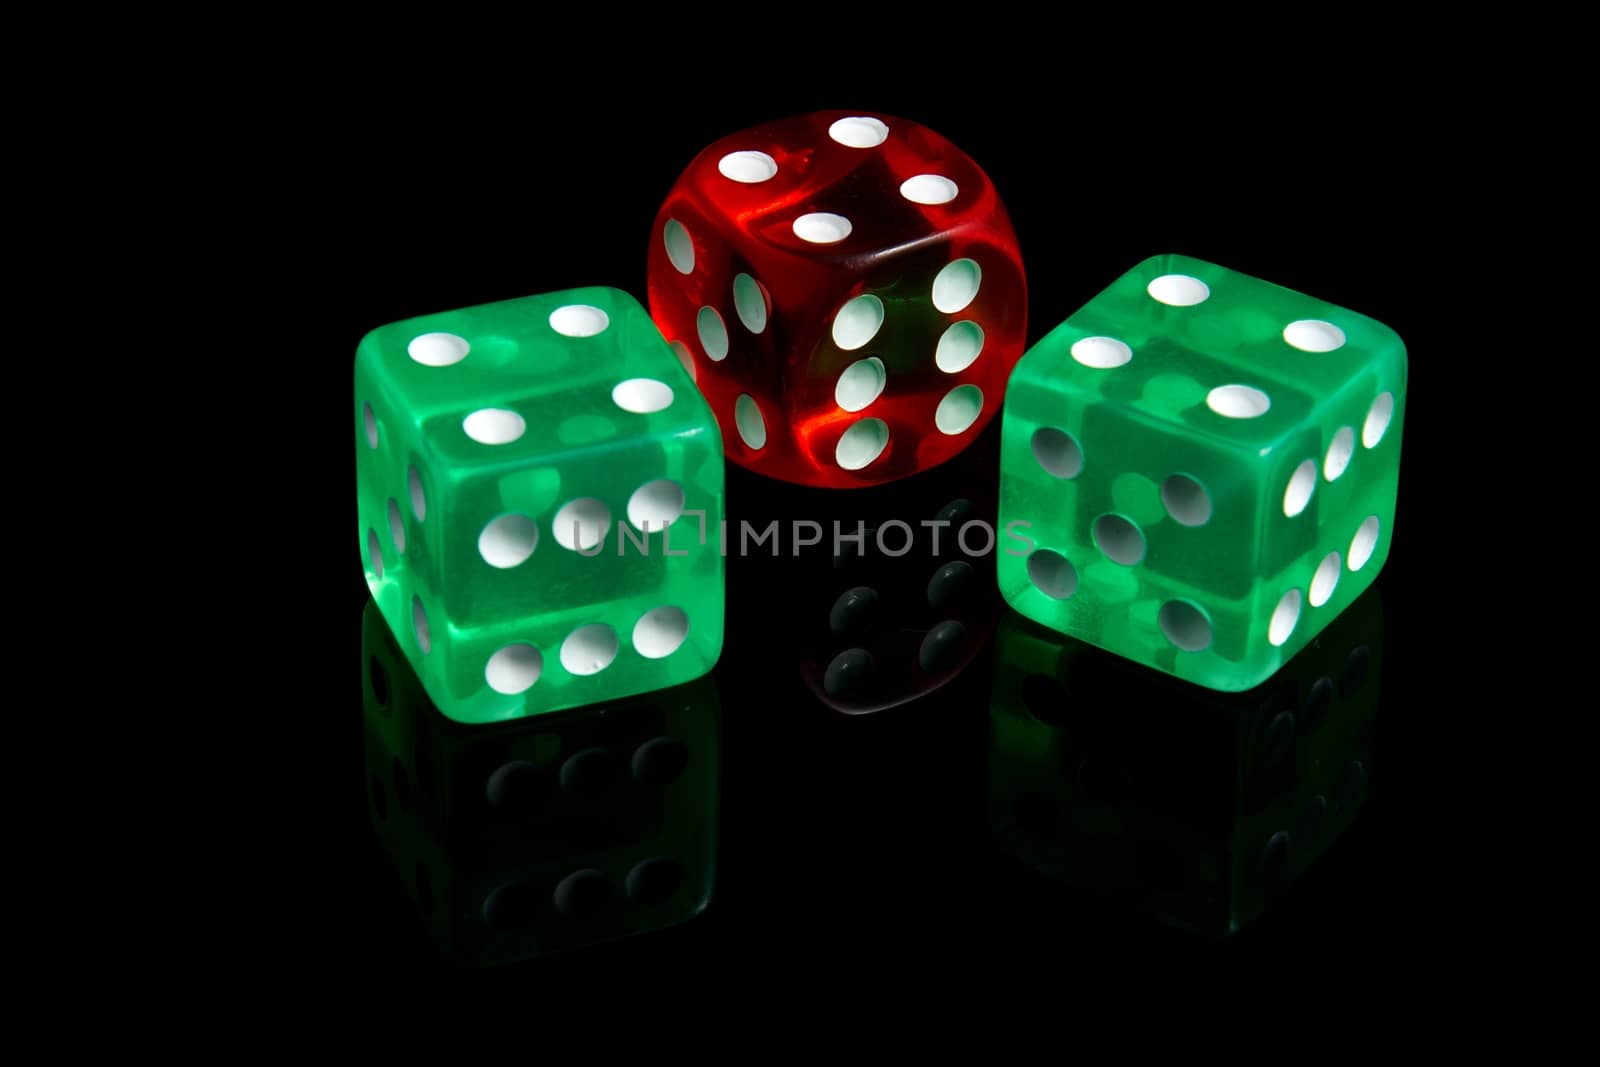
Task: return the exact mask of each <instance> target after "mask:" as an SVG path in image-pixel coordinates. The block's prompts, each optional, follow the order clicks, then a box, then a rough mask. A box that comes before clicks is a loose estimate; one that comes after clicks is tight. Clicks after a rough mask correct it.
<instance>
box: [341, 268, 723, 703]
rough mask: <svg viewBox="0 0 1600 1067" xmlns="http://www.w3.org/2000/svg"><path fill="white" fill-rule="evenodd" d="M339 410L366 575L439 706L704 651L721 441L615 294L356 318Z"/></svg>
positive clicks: (670, 361)
mask: <svg viewBox="0 0 1600 1067" xmlns="http://www.w3.org/2000/svg"><path fill="white" fill-rule="evenodd" d="M484 412H487V414H481V413H484ZM353 427H354V430H355V437H356V478H357V489H358V492H357V512H358V515H359V519H360V544H361V559H362V563H363V565H364V567H365V569H366V576H367V584H368V586H369V587H370V589H371V590H372V595H373V599H374V600H375V601H376V602H377V604H378V607H379V610H381V611H382V613H383V617H384V619H385V620H386V621H387V622H388V624H389V626H390V627H391V629H392V630H393V631H394V632H395V634H396V635H397V636H398V637H399V639H400V643H401V647H402V648H403V649H404V651H405V654H406V656H407V658H408V659H409V661H410V662H411V664H412V666H413V668H414V669H415V670H416V672H417V674H418V675H419V676H420V677H421V679H422V681H423V684H424V685H425V686H426V688H427V692H428V695H429V696H430V697H431V698H432V700H433V702H434V703H435V704H436V705H437V706H438V708H439V710H440V711H442V712H443V713H444V714H445V715H447V716H449V717H450V718H452V719H456V720H458V721H461V722H488V721H494V720H501V719H507V718H515V717H517V716H521V715H531V714H537V713H540V712H548V711H554V710H557V709H560V708H567V707H574V706H577V705H581V704H589V703H593V702H596V701H601V700H609V699H613V698H616V697H621V696H626V695H629V694H632V693H639V692H644V691H647V690H652V689H659V688H662V687H664V686H669V685H676V684H679V683H682V682H685V681H688V680H690V679H692V678H695V677H698V676H699V675H701V674H704V673H705V672H706V671H708V670H710V669H711V667H712V665H713V664H714V663H715V662H716V660H717V656H718V654H719V653H720V651H721V649H722V630H723V582H722V573H723V568H722V557H721V554H720V550H719V539H718V531H719V528H720V523H721V519H722V486H723V461H722V439H721V437H720V435H719V433H718V430H717V426H716V422H715V421H714V420H713V419H712V416H711V412H710V410H709V409H708V408H707V406H706V404H705V401H704V400H703V399H702V398H701V396H700V394H699V393H698V392H697V391H696V390H695V387H694V383H693V381H692V380H691V379H690V378H689V376H688V374H687V372H686V371H685V370H684V368H683V365H682V364H681V363H680V362H679V360H678V358H677V356H676V355H675V354H674V353H673V351H672V349H671V348H669V347H668V346H667V343H666V342H665V341H664V340H663V339H662V338H661V335H660V333H659V332H658V331H657V330H656V327H655V325H654V324H653V323H652V322H651V321H650V318H649V316H648V315H647V314H646V313H645V311H644V309H643V308H642V307H641V306H640V305H639V303H638V302H637V301H636V300H634V299H633V298H632V297H631V296H629V295H628V294H626V293H624V292H621V291H619V290H616V289H604V288H592V289H573V290H569V291H566V292H561V293H550V294H546V295H543V296H533V297H527V298H524V299H518V300H508V301H504V302H501V303H495V304H487V305H483V306H481V307H474V308H467V309H464V310H459V311H451V312H446V313H443V314H439V315H430V316H426V317H423V318H417V319H411V320H408V321H404V322H397V323H392V324H390V325H387V326H382V327H380V328H378V329H376V330H373V331H372V332H371V333H369V334H368V335H367V336H366V337H364V338H363V339H362V341H361V343H360V346H359V347H358V349H357V351H356V368H355V396H354V407H353ZM574 501H579V502H580V503H579V504H577V505H574V506H573V507H570V508H568V507H567V506H568V505H569V504H572V502H574ZM564 508H565V509H566V510H563V509H564ZM558 515H559V516H560V518H561V521H560V522H559V523H558V522H557V516H558ZM575 523H576V524H577V525H576V526H575ZM668 523H670V525H668ZM563 539H564V540H565V541H567V542H568V543H569V544H570V545H572V546H573V547H566V546H564V545H563V544H562V543H561V542H562V541H563ZM580 550H581V551H580ZM491 561H492V562H491ZM503 650H509V651H503ZM530 679H531V684H528V683H529V682H530ZM491 681H493V682H494V683H496V685H498V687H499V688H498V689H497V688H496V687H495V685H491ZM502 690H505V691H502Z"/></svg>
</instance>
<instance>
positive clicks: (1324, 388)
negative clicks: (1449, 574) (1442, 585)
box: [997, 256, 1406, 691]
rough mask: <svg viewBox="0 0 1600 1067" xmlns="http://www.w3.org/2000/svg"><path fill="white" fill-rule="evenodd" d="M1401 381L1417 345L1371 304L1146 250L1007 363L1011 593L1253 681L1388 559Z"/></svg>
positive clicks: (1130, 646)
mask: <svg viewBox="0 0 1600 1067" xmlns="http://www.w3.org/2000/svg"><path fill="white" fill-rule="evenodd" d="M1405 384H1406V355H1405V346H1404V345H1403V344H1402V343H1401V341H1400V338H1399V337H1398V336H1397V335H1396V334H1395V333H1394V331H1393V330H1390V329H1389V328H1388V327H1386V326H1384V325H1383V324H1381V323H1379V322H1375V321H1373V320H1372V319H1370V318H1367V317H1366V316H1364V315H1358V314H1356V313H1355V312H1351V311H1346V310H1345V309H1343V308H1339V307H1335V306H1334V305H1332V304H1328V303H1324V302H1322V301H1319V300H1314V299H1312V298H1310V297H1307V296H1303V295H1301V294H1299V293H1296V292H1292V291H1290V290H1288V289H1284V288H1281V287H1279V286H1276V285H1272V284H1270V283H1268V282H1264V281H1261V280H1260V279H1257V278H1252V277H1249V276H1247V275H1243V274H1239V273H1236V272H1234V271H1230V270H1226V269H1224V268H1222V267H1218V266H1216V265H1214V264H1211V263H1206V262H1204V261H1202V260H1198V259H1190V258H1187V257H1184V256H1158V257H1155V258H1153V259H1149V260H1146V261H1145V262H1143V263H1141V264H1139V265H1138V266H1137V267H1134V268H1133V269H1132V270H1131V271H1129V272H1128V273H1127V274H1124V275H1123V276H1122V277H1121V278H1118V279H1117V280H1116V281H1115V282H1113V283H1112V284H1111V286H1110V287H1108V288H1107V289H1106V290H1105V291H1104V292H1102V293H1100V294H1099V295H1098V296H1096V297H1095V298H1094V299H1093V300H1091V301H1090V302H1089V303H1088V304H1087V305H1085V306H1084V307H1083V308H1081V309H1080V310H1079V311H1077V312H1076V313H1075V314H1073V315H1072V316H1071V317H1070V318H1068V319H1067V321H1066V322H1064V323H1062V324H1061V325H1060V326H1058V327H1056V328H1055V329H1054V330H1052V331H1051V332H1050V333H1049V334H1048V335H1046V336H1045V337H1044V339H1043V340H1041V341H1040V342H1039V343H1038V344H1037V345H1035V346H1034V347H1033V348H1032V349H1030V350H1029V351H1028V353H1027V354H1026V355H1025V356H1024V357H1023V358H1022V360H1021V362H1019V363H1018V364H1017V367H1016V370H1015V372H1014V373H1013V374H1012V376H1011V381H1010V384H1009V386H1008V388H1007V393H1006V405H1005V415H1004V423H1003V431H1002V433H1003V436H1002V440H1001V449H1002V455H1001V484H1000V524H1001V527H1002V529H1004V530H1005V531H1006V533H1007V535H1008V536H1007V537H1006V538H1004V539H1003V540H1002V546H1003V551H1002V552H1001V553H1000V556H999V558H998V560H997V564H998V565H997V571H998V577H999V582H1000V590H1001V592H1002V594H1003V595H1004V596H1005V598H1006V600H1007V601H1008V602H1010V604H1011V605H1012V606H1013V607H1014V608H1016V609H1017V611H1019V612H1020V613H1022V614H1023V615H1026V616H1028V617H1029V618H1031V619H1034V620H1036V621H1037V622H1040V623H1043V624H1044V625H1046V626H1049V627H1050V628H1052V629H1054V630H1057V631H1060V632H1062V633H1066V634H1070V635H1071V636H1073V637H1077V638H1079V639H1081V640H1084V641H1088V642H1090V643H1092V644H1095V645H1099V646H1100V647H1102V648H1105V649H1107V650H1109V651H1112V652H1115V653H1117V654H1119V655H1121V656H1125V657H1127V658H1128V659H1131V660H1135V661H1137V662H1140V663H1144V664H1147V665H1149V666H1152V667H1156V668H1158V669H1160V670H1163V671H1167V672H1169V673H1171V674H1174V675H1176V676H1178V677H1180V678H1185V679H1187V680H1189V681H1193V682H1196V683H1198V684H1200V685H1204V686H1207V687H1210V688H1212V689H1219V690H1226V691H1237V690H1242V689H1248V688H1250V687H1251V686H1254V685H1256V684H1257V683H1259V682H1261V681H1262V680H1264V679H1266V678H1267V677H1269V676H1270V675H1272V673H1273V672H1274V671H1276V670H1277V669H1278V667H1279V666H1281V665H1282V664H1283V663H1285V662H1287V661H1288V660H1289V658H1290V657H1292V656H1293V655H1294V654H1295V652H1296V651H1298V650H1299V649H1300V648H1301V647H1302V646H1304V645H1305V644H1306V642H1308V641H1310V640H1311V639H1312V638H1313V637H1314V636H1315V635H1316V634H1317V633H1318V632H1319V631H1320V630H1322V628H1323V627H1325V626H1326V625H1327V624H1328V622H1329V621H1331V620H1332V619H1333V618H1334V617H1335V616H1337V615H1338V613H1339V612H1340V611H1342V610H1343V609H1344V607H1345V606H1346V605H1347V604H1349V603H1350V602H1351V601H1353V600H1355V598H1356V597H1357V596H1359V595H1360V594H1361V592H1362V591H1363V590H1364V589H1366V588H1367V587H1368V586H1369V585H1371V584H1372V580H1373V578H1374V577H1375V576H1376V575H1377V573H1378V571H1379V570H1380V569H1381V568H1382V566H1383V563H1384V560H1385V559H1386V558H1387V557H1388V554H1389V543H1390V539H1391V537H1392V534H1393V526H1394V510H1395V495H1396V488H1397V486H1398V483H1399V472H1400V431H1401V422H1402V414H1403V411H1404V407H1405Z"/></svg>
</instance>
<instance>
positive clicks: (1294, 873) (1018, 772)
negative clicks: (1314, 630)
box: [988, 589, 1383, 935]
mask: <svg viewBox="0 0 1600 1067" xmlns="http://www.w3.org/2000/svg"><path fill="white" fill-rule="evenodd" d="M1382 660H1383V609H1382V604H1381V602H1380V600H1379V591H1378V590H1376V589H1373V590H1369V591H1368V592H1367V593H1365V594H1363V595H1362V596H1361V597H1360V598H1359V599H1358V600H1357V601H1356V602H1355V603H1354V604H1352V605H1350V606H1349V608H1348V609H1347V610H1346V611H1345V612H1343V613H1342V614H1341V615H1340V616H1339V618H1338V619H1336V620H1334V621H1333V623H1332V624H1331V625H1329V626H1328V628H1327V629H1325V630H1324V631H1323V632H1322V633H1321V634H1319V635H1318V636H1317V638H1316V639H1315V640H1314V641H1312V642H1311V644H1310V645H1308V646H1307V647H1306V648H1305V649H1303V650H1302V651H1301V652H1300V654H1299V655H1297V656H1296V657H1295V658H1294V659H1292V660H1291V661H1290V662H1289V663H1288V664H1286V665H1285V667H1284V668H1283V670H1282V672H1280V673H1279V674H1277V675H1275V676H1274V677H1273V678H1272V679H1270V680H1269V681H1267V682H1266V683H1264V684H1262V685H1260V686H1257V687H1255V688H1254V689H1251V690H1248V691H1245V692H1239V693H1217V692H1214V691H1210V690H1206V689H1202V688H1200V687H1197V686H1194V685H1191V684H1189V683H1186V682H1182V681H1179V680H1177V679H1174V678H1171V677H1168V676H1165V675H1162V674H1158V673H1154V672H1151V671H1147V670H1144V669H1143V668H1141V667H1140V666H1138V665H1137V664H1134V663H1132V662H1130V661H1128V660H1126V659H1123V658H1121V657H1118V656H1112V655H1109V654H1107V653H1105V652H1103V651H1101V650H1099V649H1097V648H1095V647H1093V646H1091V645H1088V644H1086V643H1084V642H1081V641H1077V640H1075V639H1073V638H1071V637H1066V636H1064V635H1061V634H1058V633H1056V632H1054V631H1051V630H1047V629H1045V628H1044V627H1041V626H1039V625H1038V624H1036V623H1033V622H1031V621H1029V620H1027V619H1024V618H1022V617H1021V616H1020V615H1018V614H1016V613H1015V612H1009V611H1008V612H1006V614H1005V615H1004V617H1002V619H1001V620H1000V623H999V626H998V628H997V630H996V635H995V653H994V662H995V666H994V679H993V694H992V700H991V703H990V715H989V730H990V736H989V774H988V781H989V818H990V829H991V833H992V834H993V837H994V839H995V841H996V844H997V845H998V847H999V848H1000V849H1001V851H1003V852H1005V853H1007V854H1009V855H1011V856H1013V857H1014V858H1016V859H1018V860H1019V861H1020V862H1022V863H1023V864H1025V865H1026V866H1029V867H1031V868H1033V869H1035V870H1037V871H1039V872H1041V873H1043V874H1046V875H1048V876H1050V877H1052V878H1055V879H1058V880H1061V881H1064V882H1068V883H1072V884H1074V885H1077V886H1080V887H1083V888H1086V889H1090V890H1094V891H1098V892H1102V893H1105V894H1107V895H1108V896H1111V897H1113V898H1114V899H1115V901H1116V903H1117V904H1118V905H1119V906H1122V907H1128V906H1131V908H1132V910H1133V911H1135V912H1143V913H1144V914H1146V915H1148V916H1150V917H1152V918H1155V919H1158V920H1160V921H1162V922H1165V923H1167V924H1170V925H1173V926H1177V927H1181V928H1183V929H1187V930H1189V931H1191V932H1194V933H1200V934H1207V935H1226V934H1230V933H1234V932H1236V931H1238V930H1239V929H1241V928H1243V927H1244V926H1246V925H1248V924H1249V923H1250V922H1251V921H1252V920H1253V919H1255V918H1256V917H1258V916H1259V915H1261V914H1262V913H1263V912H1264V911H1266V910H1267V909H1268V908H1269V907H1270V906H1271V905H1272V903H1273V901H1274V900H1275V899H1276V898H1277V896H1278V895H1279V894H1280V893H1281V892H1282V891H1283V890H1284V889H1285V888H1286V887H1287V886H1288V885H1289V884H1290V883H1291V882H1293V881H1294V880H1295V879H1297V878H1299V877H1300V876H1301V875H1303V874H1305V873H1306V872H1307V871H1308V870H1309V869H1310V868H1311V867H1312V866H1313V865H1314V864H1316V863H1317V862H1318V861H1319V859H1320V858H1321V857H1322V856H1324V855H1325V854H1326V853H1327V851H1328V849H1329V848H1330V847H1332V845H1333V843H1334V842H1335V841H1336V840H1338V838H1339V837H1340V836H1341V835H1342V834H1343V833H1344V832H1345V831H1346V830H1347V829H1349V828H1350V826H1351V825H1352V824H1353V823H1354V821H1355V819H1356V818H1357V816H1358V815H1359V812H1360V810H1361V808H1362V807H1363V805H1364V803H1365V798H1366V795H1367V787H1368V783H1369V780H1370V778H1371V775H1372V771H1373V762H1372V749H1373V740H1374V736H1375V730H1376V724H1377V715H1378V708H1379V703H1380V693H1381V673H1382Z"/></svg>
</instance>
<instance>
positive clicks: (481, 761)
mask: <svg viewBox="0 0 1600 1067" xmlns="http://www.w3.org/2000/svg"><path fill="white" fill-rule="evenodd" d="M362 672H363V679H364V682H363V687H362V691H363V718H364V721H365V727H366V729H365V734H366V772H367V804H368V814H369V817H370V820H371V823H372V826H373V829H374V831H375V832H376V833H377V835H378V838H379V840H380V842H381V843H382V845H383V846H384V848H385V850H386V851H387V852H388V854H389V857H390V860H391V862H392V864H393V866H394V869H395V873H396V874H397V875H398V877H399V878H400V880H401V881H402V883H403V884H404V885H405V887H406V889H407V891H408V893H409V895H410V896H411V898H412V901H413V903H414V904H415V906H416V909H417V912H418V914H419V916H420V917H421V919H422V920H423V923H424V925H425V926H426V927H427V930H428V933H429V935H430V936H431V938H432V939H433V941H434V943H435V944H436V946H437V947H438V948H439V950H440V951H441V952H442V953H443V954H444V955H445V956H446V957H449V958H451V959H454V960H456V961H459V962H462V963H468V964H494V963H506V962H512V961H515V960H525V959H530V958H533V957H537V956H543V955H547V954H549V953H552V952H557V951H561V950H564V949H573V948H581V947H584V946H587V945H591V944H595V943H598V942H602V941H609V940H615V939H617V938H620V937H627V936H633V935H636V934H641V933H645V932H648V931H651V930H656V929H660V928H663V927H667V926H672V925H675V924H677V923H681V922H684V921H687V920H688V919H690V918H693V917H694V916H695V915H697V914H699V913H700V912H701V911H702V910H704V909H705V907H706V905H707V904H708V903H709V902H710V899H711V896H712V892H713V888H714V885H715V881H716V858H717V794H718V780H719V776H720V755H719V747H720V746H719V708H718V704H719V699H718V694H717V688H716V684H715V682H714V681H713V680H712V679H711V678H710V677H709V676H706V677H702V678H699V679H696V680H695V681H692V682H688V683H686V684H684V685H680V686H674V687H672V688H670V689H666V690H661V691H658V692H653V693H648V694H641V695H638V696H634V697H627V698H623V699H620V700H615V701H608V702H606V703H604V704H599V705H591V706H588V707H583V708H573V709H569V710H566V711H562V712H559V713H556V714H553V715H544V716H538V717H536V718H533V719H523V720H515V721H510V722H504V723H495V724H490V725H472V726H466V725H461V724H457V723H455V722H452V721H450V720H448V719H446V718H444V717H443V716H442V715H440V714H439V712H438V710H437V709H436V708H435V707H434V705H433V703H432V702H431V701H430V700H429V699H428V696H427V694H426V693H425V692H424V690H423V688H422V684H421V682H420V681H419V680H418V678H417V676H416V674H415V672H413V671H412V669H411V667H410V665H409V663H408V662H407V661H406V657H405V655H404V653H403V652H402V651H401V649H400V647H399V645H398V644H397V642H396V641H395V639H394V637H393V635H392V634H390V633H389V631H388V627H387V625H386V624H385V623H384V622H383V620H382V618H381V617H380V616H379V615H378V613H377V611H376V609H375V608H374V607H373V606H372V605H371V604H369V605H368V610H367V613H366V616H365V618H364V620H363V629H362Z"/></svg>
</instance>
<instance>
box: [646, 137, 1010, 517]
mask: <svg viewBox="0 0 1600 1067" xmlns="http://www.w3.org/2000/svg"><path fill="white" fill-rule="evenodd" d="M648 263H649V270H648V275H649V295H650V310H651V314H652V315H653V316H654V318H655V320H656V323H657V325H659V326H660V328H661V332H662V333H663V334H664V335H665V336H666V337H667V338H668V339H669V340H670V341H671V342H672V344H673V347H674V348H675V349H676V350H677V351H678V354H679V356H680V358H682V359H683V360H684V362H685V365H686V366H689V367H690V368H691V371H692V373H693V374H694V375H695V378H696V381H697V382H698V384H699V387H700V389H701V391H702V392H703V393H704V394H705V397H706V399H707V400H708V401H709V402H710V404H711V409H712V411H713V412H714V413H715V415H716V417H717V420H718V421H719V423H720V424H721V426H722V429H723V439H724V442H725V444H726V447H727V454H728V457H729V459H731V460H732V461H733V462H735V463H738V464H740V465H741V466H744V467H748V468H749V469H751V470H753V471H757V472H759V473H761V474H764V475H766V476H769V477H773V478H779V479H782V480H785V481H791V482H799V483H802V484H806V485H813V486H822V487H853V486H864V485H875V484H879V483H882V482H887V481H891V480H893V479H896V478H900V477H904V476H905V475H908V474H911V473H913V472H916V471H919V470H925V469H927V468H929V467H932V466H936V465H938V464H940V463H943V462H944V461H945V460H947V459H949V458H951V457H952V456H954V455H956V454H957V453H958V452H960V451H961V450H962V449H963V448H965V447H966V446H967V444H968V443H969V442H970V441H972V440H973V439H974V438H975V437H976V436H977V435H978V434H979V433H980V432H981V431H982V430H983V428H984V426H985V425H986V424H987V423H988V422H989V421H990V420H991V419H992V418H993V417H994V416H995V414H996V413H997V412H998V411H999V409H1000V402H1001V398H1002V393H1003V390H1004V386H1005V382H1006V379H1007V376H1008V375H1009V374H1010V372H1011V369H1012V367H1013V366H1014V365H1015V363H1016V361H1017V359H1018V358H1019V357H1020V356H1021V354H1022V348H1023V345H1024V344H1025V342H1026V330H1027V292H1026V287H1025V283H1024V278H1023V272H1022V259H1021V254H1020V252H1019V250H1018V247H1017V239H1016V234H1015V233H1014V232H1013V230H1012V228H1011V222H1010V219H1009V218H1008V217H1007V215H1006V211H1005V208H1004V206H1003V205H1002V204H1001V202H1000V199H999V196H998V195H997V194H996V192H995V189H994V186H993V185H992V184H991V183H990V181H989V179H988V177H987V176H986V175H985V174H984V173H983V171H982V170H980V169H979V167H978V165H977V164H976V163H975V162H973V160H972V159H970V158H969V157H968V156H966V155H965V154H964V153H963V152H961V150H960V149H958V148H956V147H955V146H954V145H952V144H951V143H950V142H949V141H947V140H945V139H944V138H943V137H941V136H939V135H938V134H937V133H934V132H933V131H932V130H929V129H927V128H925V127H922V126H919V125H917V124H916V123H913V122H909V121H907V120H905V119H899V118H895V117H892V116H874V115H860V114H852V113H850V112H823V113H817V114H811V115H805V116H801V117H797V118H792V119H786V120H783V121H779V122H773V123H770V124H767V125H764V126H758V127H755V128H752V129H749V130H745V131H743V132H742V133H738V134H734V135H733V136H731V137H726V138H724V139H722V140H720V141H718V142H716V143H715V144H712V145H711V146H710V147H708V148H706V149H705V150H704V151H702V152H701V153H700V154H699V155H698V156H696V157H695V159H694V160H693V162H691V163H690V164H689V166H688V168H687V169H686V170H685V171H684V173H683V175H682V177H681V178H680V179H679V180H678V182H677V184H676V185H675V186H674V187H673V189H672V191H671V193H670V194H669V195H668V197H667V199H666V202H665V203H664V204H663V205H662V207H661V210H660V212H659V213H658V214H657V216H656V221H655V227H654V229H653V230H652V232H651V241H650V250H649V261H648Z"/></svg>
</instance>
